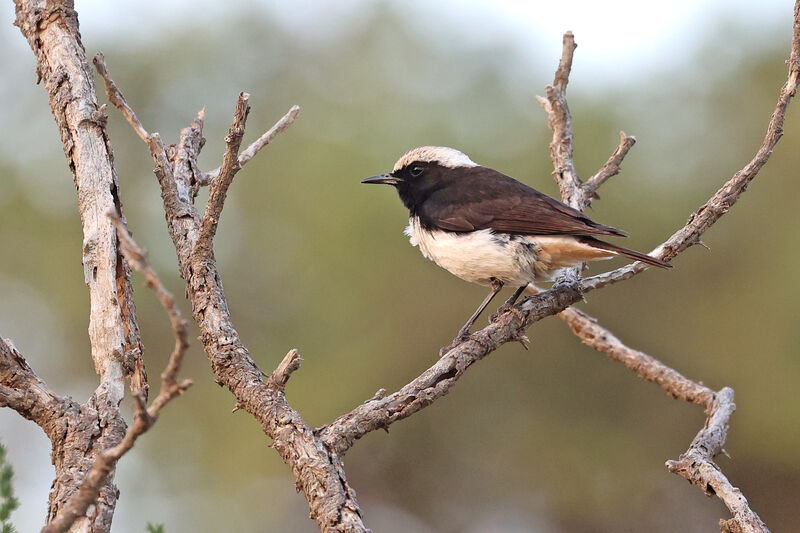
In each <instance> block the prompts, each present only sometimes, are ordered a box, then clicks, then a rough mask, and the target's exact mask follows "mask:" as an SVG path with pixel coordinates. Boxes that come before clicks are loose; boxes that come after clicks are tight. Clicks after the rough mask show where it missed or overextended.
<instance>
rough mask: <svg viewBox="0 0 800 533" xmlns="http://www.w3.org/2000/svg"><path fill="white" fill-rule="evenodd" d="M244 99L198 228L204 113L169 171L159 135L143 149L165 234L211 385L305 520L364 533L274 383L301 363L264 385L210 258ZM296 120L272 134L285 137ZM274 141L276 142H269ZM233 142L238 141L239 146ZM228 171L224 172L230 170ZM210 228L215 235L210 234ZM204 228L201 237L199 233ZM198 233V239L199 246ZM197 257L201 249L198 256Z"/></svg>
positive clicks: (334, 472)
mask: <svg viewBox="0 0 800 533" xmlns="http://www.w3.org/2000/svg"><path fill="white" fill-rule="evenodd" d="M246 105H247V98H246V95H244V94H242V95H241V97H240V99H239V105H237V111H236V114H235V116H234V123H233V125H232V127H231V131H230V132H229V135H228V138H227V139H226V140H227V141H228V149H227V150H226V154H225V158H224V160H223V165H222V170H221V172H220V177H219V178H218V179H216V180H214V182H213V184H212V187H211V196H210V199H209V203H208V205H207V209H206V217H204V219H203V224H205V226H202V224H201V219H200V216H199V215H198V213H197V210H196V209H195V207H194V205H193V200H194V195H193V194H192V186H193V184H194V183H196V176H197V174H196V168H197V156H198V153H199V151H200V149H201V148H202V146H203V139H202V127H203V116H202V115H203V114H202V112H201V113H200V114H199V115H198V117H197V119H196V120H195V121H194V123H193V124H192V125H191V126H189V127H187V128H184V130H183V131H182V132H181V140H180V142H179V146H178V147H177V150H176V152H175V157H174V158H173V160H172V161H173V166H170V164H169V158H168V156H167V153H166V151H165V150H164V148H163V145H161V142H160V139H159V138H158V136H157V134H153V135H151V136H150V137H151V138H150V141H149V142H148V145H149V147H150V151H151V153H152V155H153V159H154V162H155V164H156V168H155V173H156V176H157V178H158V181H159V184H160V186H161V195H162V199H163V200H164V210H165V212H166V215H167V224H168V230H169V234H170V236H171V237H172V240H173V243H174V245H175V249H176V251H177V252H178V262H179V267H180V271H181V275H182V276H183V277H184V279H185V280H186V287H187V294H188V297H189V299H190V300H191V302H192V310H193V315H194V318H195V321H196V322H197V324H198V326H199V327H200V330H201V332H202V336H201V339H202V341H203V347H204V349H205V352H206V355H207V356H208V358H209V360H210V361H211V367H212V370H213V372H214V374H215V376H216V380H217V382H218V383H220V384H221V385H225V386H226V387H228V389H229V390H230V391H231V392H232V393H233V395H234V397H235V398H236V405H237V407H238V408H240V409H244V410H246V411H247V412H249V413H250V414H251V415H253V417H254V418H255V419H256V420H258V422H259V423H260V425H261V427H262V429H263V431H264V433H265V434H266V435H268V436H269V437H271V438H272V439H273V441H274V442H273V448H275V450H276V451H277V452H278V453H279V454H280V455H281V457H282V458H283V460H284V461H285V462H286V463H287V464H288V465H289V467H290V468H291V469H292V473H293V474H294V477H295V479H296V480H297V486H298V489H299V490H300V491H302V492H303V494H304V495H305V497H306V499H307V500H308V504H309V509H310V511H311V518H312V519H313V520H315V521H316V522H317V524H318V526H319V527H320V529H321V530H323V531H343V532H344V531H347V532H365V533H366V532H367V531H368V530H367V529H366V527H365V526H364V524H363V522H362V520H361V511H360V508H359V506H358V502H357V501H356V496H355V492H354V491H353V490H352V489H351V488H350V486H349V485H348V483H347V478H346V476H345V473H344V468H343V465H342V463H341V460H340V459H339V457H338V456H337V455H336V454H335V453H330V452H329V451H328V450H327V449H326V448H325V447H324V446H323V445H322V444H321V443H320V441H319V440H318V439H317V438H316V437H315V436H314V432H313V431H312V429H311V428H310V427H309V426H308V424H306V422H305V421H304V420H303V419H302V417H301V416H300V415H299V413H297V411H295V410H294V409H292V408H291V407H290V406H289V404H288V402H287V401H286V397H285V395H284V393H283V390H282V388H281V387H280V386H278V384H279V383H280V382H283V383H284V384H285V379H288V375H289V374H290V370H291V369H292V367H294V364H295V363H298V362H299V356H297V359H295V357H294V356H293V354H292V352H290V353H289V355H288V356H287V357H288V359H285V362H287V364H286V365H285V366H283V367H282V368H283V369H278V370H276V373H274V374H273V376H275V378H276V379H275V380H269V383H265V382H264V380H263V376H264V374H263V373H262V372H261V370H260V369H259V368H258V366H257V365H256V364H255V362H254V361H253V359H252V358H251V357H250V355H249V353H248V351H247V348H246V347H245V346H244V344H243V343H242V342H241V340H240V338H239V334H238V332H237V331H236V329H235V328H234V326H233V323H232V321H231V318H230V313H229V311H228V304H227V301H226V298H225V293H224V290H223V289H222V285H221V282H220V277H219V274H218V272H217V267H216V261H215V260H214V256H213V253H212V248H211V246H212V241H211V237H213V230H215V229H216V224H217V221H218V217H219V212H220V211H221V209H222V203H223V201H224V195H225V192H226V191H227V188H228V187H229V186H230V182H231V180H232V178H233V174H234V173H235V172H236V170H238V166H239V163H238V158H236V160H235V161H234V160H233V158H234V157H235V156H236V151H237V150H238V144H236V145H234V143H237V142H241V136H242V134H243V128H244V118H245V116H246ZM292 120H294V118H293V117H290V118H289V119H287V122H286V123H285V125H280V126H278V127H276V128H275V134H277V133H279V132H280V131H283V130H284V129H285V128H286V127H287V126H288V125H289V124H290V123H291V121H292ZM273 136H274V135H273ZM237 137H238V141H237ZM228 169H230V170H228ZM212 226H213V228H212ZM201 227H204V228H205V230H201ZM201 232H203V233H204V235H205V236H204V237H202V241H203V242H204V243H206V244H202V245H198V243H200V242H201ZM198 250H202V251H201V252H198Z"/></svg>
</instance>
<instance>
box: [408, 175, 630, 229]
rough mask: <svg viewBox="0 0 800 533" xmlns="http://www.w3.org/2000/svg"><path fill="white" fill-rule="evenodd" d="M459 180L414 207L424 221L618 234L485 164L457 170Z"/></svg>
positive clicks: (452, 226)
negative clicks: (417, 206)
mask: <svg viewBox="0 0 800 533" xmlns="http://www.w3.org/2000/svg"><path fill="white" fill-rule="evenodd" d="M458 171H459V178H458V179H455V180H452V181H449V182H448V184H447V185H446V186H444V187H442V188H440V189H438V190H436V191H434V192H433V193H431V194H430V195H429V196H428V198H427V199H426V200H425V201H424V202H423V203H422V205H421V206H420V207H419V209H418V213H417V214H418V216H419V217H420V220H421V221H422V223H423V224H425V225H427V226H429V227H434V228H439V229H443V230H449V231H465V232H466V231H477V230H482V229H493V230H495V231H501V232H505V233H516V234H524V235H586V236H590V235H619V236H625V232H624V231H622V230H620V229H617V228H614V227H611V226H606V225H604V224H599V223H597V222H595V221H593V220H592V219H590V218H589V217H587V216H586V215H584V214H583V213H581V212H580V211H577V210H575V209H572V208H571V207H569V206H568V205H566V204H563V203H561V202H559V201H558V200H555V199H553V198H550V197H549V196H547V195H545V194H542V193H540V192H539V191H537V190H536V189H533V188H531V187H528V186H527V185H525V184H524V183H520V182H518V181H517V180H515V179H513V178H510V177H508V176H506V175H505V174H502V173H500V172H497V171H496V170H492V169H490V168H486V167H473V168H468V169H467V168H463V167H462V168H459V169H458Z"/></svg>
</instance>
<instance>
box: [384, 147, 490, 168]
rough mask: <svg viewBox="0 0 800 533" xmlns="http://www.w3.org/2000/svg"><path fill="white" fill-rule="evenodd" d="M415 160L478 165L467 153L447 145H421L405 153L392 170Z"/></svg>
mask: <svg viewBox="0 0 800 533" xmlns="http://www.w3.org/2000/svg"><path fill="white" fill-rule="evenodd" d="M414 161H422V162H425V163H433V162H434V161H435V162H437V163H439V164H440V165H442V166H443V167H448V168H456V167H477V166H478V164H477V163H476V162H475V161H473V160H472V159H470V158H469V157H468V156H467V154H465V153H463V152H459V151H458V150H456V149H455V148H448V147H446V146H420V147H419V148H414V149H413V150H411V151H409V152H407V153H406V154H404V155H403V157H401V158H400V159H399V160H398V161H397V163H395V165H394V170H393V171H392V172H396V171H398V170H400V169H401V168H403V167H405V166H406V165H408V164H409V163H413V162H414Z"/></svg>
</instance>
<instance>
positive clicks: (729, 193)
mask: <svg viewBox="0 0 800 533" xmlns="http://www.w3.org/2000/svg"><path fill="white" fill-rule="evenodd" d="M794 9H795V11H794V35H793V37H792V52H791V55H790V58H789V61H788V66H789V75H788V79H787V80H786V83H785V84H784V85H783V87H782V88H781V91H780V95H779V96H778V103H777V104H776V106H775V110H774V111H773V112H772V116H771V117H770V121H769V125H768V126H767V132H766V135H765V136H764V140H763V141H762V143H761V146H760V147H759V149H758V151H757V152H756V154H755V156H753V159H751V160H750V162H749V163H747V164H746V165H745V166H744V167H742V169H741V170H739V171H738V172H736V173H735V174H734V175H733V176H732V177H731V178H730V179H729V180H728V181H727V182H726V183H725V184H724V185H723V186H722V187H721V188H720V189H719V190H718V191H717V192H716V193H715V194H714V196H712V197H711V198H709V200H708V201H707V202H706V203H705V204H703V205H702V206H700V208H699V209H698V210H697V211H696V212H695V213H692V215H691V216H690V217H689V221H688V222H687V223H686V225H685V226H683V227H682V228H680V229H679V230H678V231H676V232H675V233H673V234H672V236H671V237H670V238H669V239H667V240H666V241H664V242H663V243H661V244H660V245H659V246H657V247H656V248H655V249H654V250H653V251H652V252H650V255H652V256H653V257H657V258H659V259H663V260H664V261H670V260H672V259H673V258H674V257H675V256H677V255H678V254H680V253H681V252H683V251H684V250H686V249H687V248H689V247H691V246H693V245H695V244H698V243H700V237H701V236H702V235H703V233H705V231H706V230H708V229H709V228H710V227H711V226H712V225H714V223H715V222H716V221H717V220H719V219H720V218H721V217H722V216H723V215H724V214H725V213H727V212H728V210H729V209H730V208H731V207H733V205H734V204H735V203H736V201H737V200H739V197H740V196H741V195H742V193H743V192H744V191H745V190H746V189H747V186H748V185H749V184H750V182H751V181H753V179H754V178H755V177H756V176H757V175H758V173H759V171H760V170H761V169H762V168H763V166H764V165H765V164H766V163H767V161H768V160H769V158H770V156H771V155H772V151H773V150H774V149H775V145H777V144H778V141H779V140H780V138H781V137H782V136H783V122H784V119H785V118H786V110H787V108H788V106H789V102H790V101H791V100H792V97H794V95H795V93H796V92H797V81H798V77H800V2H796V3H795V8H794ZM647 268H648V267H647V265H645V264H644V263H641V262H636V263H633V264H630V265H625V266H624V267H620V268H618V269H616V270H612V271H611V272H605V273H603V274H598V275H596V276H592V277H589V278H586V279H585V280H584V281H583V290H584V291H585V292H589V291H591V290H594V289H599V288H602V287H606V286H608V285H611V284H614V283H617V282H620V281H623V280H626V279H630V278H632V277H633V276H635V275H637V274H639V273H640V272H642V271H644V270H646V269H647Z"/></svg>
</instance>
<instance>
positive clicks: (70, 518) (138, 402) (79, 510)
mask: <svg viewBox="0 0 800 533" xmlns="http://www.w3.org/2000/svg"><path fill="white" fill-rule="evenodd" d="M108 216H109V218H110V219H111V220H112V222H113V223H114V225H115V227H116V231H117V233H118V237H119V240H120V248H121V250H122V253H123V254H125V257H126V258H127V260H128V261H129V262H130V263H131V264H132V265H133V266H134V268H136V269H137V270H139V271H141V272H142V273H144V275H145V279H146V285H147V286H148V287H149V288H151V289H152V290H153V291H154V292H155V293H156V296H157V297H158V300H159V302H160V303H161V306H162V307H163V308H164V311H166V313H167V316H168V317H169V320H170V324H171V325H172V330H173V333H174V334H175V349H174V350H173V352H172V354H171V355H170V357H169V361H168V362H167V366H166V368H165V369H164V372H163V373H162V374H161V390H160V391H159V393H158V396H156V398H155V399H154V400H153V403H152V404H151V405H150V407H149V408H148V407H147V406H146V403H145V402H146V398H145V395H144V393H141V392H140V393H139V394H134V397H133V400H134V402H133V408H134V409H133V410H134V419H133V424H131V426H130V427H129V428H128V430H127V431H126V432H125V436H124V437H123V438H122V441H121V442H120V443H119V444H118V445H116V446H114V447H112V448H108V449H106V450H103V451H102V452H101V453H100V455H99V456H98V457H97V459H95V461H94V463H93V464H92V467H91V468H90V469H89V471H88V472H87V474H86V476H85V477H84V478H83V481H81V483H80V485H79V486H78V488H77V490H76V491H75V492H74V493H73V494H72V495H71V496H70V497H69V499H68V500H67V501H66V503H65V504H64V505H63V506H62V507H61V510H60V511H59V512H58V514H57V515H56V516H55V517H54V518H53V519H52V520H51V521H50V523H48V524H47V525H46V526H45V527H44V528H42V530H41V533H63V532H64V531H67V530H68V529H69V528H70V527H71V526H72V524H74V523H75V521H76V520H77V519H78V518H80V517H82V516H84V515H85V514H86V511H87V510H88V509H89V506H90V505H92V504H93V503H95V502H96V501H97V496H98V494H99V493H100V490H101V489H102V488H103V485H104V484H105V483H106V480H107V479H108V477H109V475H110V474H111V472H112V471H113V470H114V467H115V466H116V465H117V462H118V461H119V460H120V459H121V458H122V456H123V455H125V454H126V453H127V452H128V451H130V449H131V448H133V445H134V444H136V440H137V439H138V438H139V437H140V436H141V435H142V434H143V433H145V432H146V431H147V430H149V429H150V428H151V427H153V425H154V424H155V423H156V421H157V420H158V416H159V414H160V413H161V409H162V408H163V407H164V406H165V405H166V404H167V403H169V402H170V401H171V400H172V399H174V398H176V397H177V396H179V395H181V394H183V393H184V392H185V391H186V389H188V388H189V387H190V386H191V385H192V381H191V380H190V379H187V380H183V381H181V382H180V383H179V382H178V371H179V370H180V367H181V362H182V361H183V354H184V353H185V351H186V348H188V346H189V340H188V334H187V331H186V320H184V318H183V317H182V316H181V313H180V311H179V310H178V308H177V307H176V306H175V298H174V297H173V296H172V294H170V292H169V291H167V289H166V288H165V287H164V285H163V284H162V283H161V280H160V279H159V278H158V275H157V274H156V273H155V271H154V270H153V268H152V267H151V266H150V262H149V261H148V260H147V254H146V253H145V252H144V251H143V250H142V249H141V248H139V245H137V244H136V242H134V240H133V238H132V237H131V236H130V234H129V233H128V229H127V227H126V226H125V225H124V224H123V222H122V220H121V219H120V218H119V216H118V215H117V214H116V213H114V212H113V211H111V212H109V213H108Z"/></svg>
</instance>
